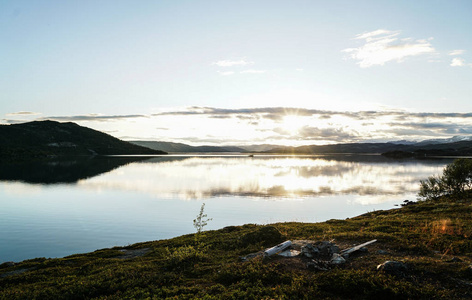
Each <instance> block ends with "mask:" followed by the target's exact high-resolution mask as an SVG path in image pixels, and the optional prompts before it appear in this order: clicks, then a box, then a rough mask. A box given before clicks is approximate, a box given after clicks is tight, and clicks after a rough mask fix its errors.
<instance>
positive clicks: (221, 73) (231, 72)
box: [217, 71, 234, 76]
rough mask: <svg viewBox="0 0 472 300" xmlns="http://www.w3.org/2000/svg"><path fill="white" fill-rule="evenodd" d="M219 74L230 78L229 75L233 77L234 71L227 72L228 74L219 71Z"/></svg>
mask: <svg viewBox="0 0 472 300" xmlns="http://www.w3.org/2000/svg"><path fill="white" fill-rule="evenodd" d="M217 72H218V74H220V75H221V76H229V75H233V74H234V72H233V71H226V72H221V71H217Z"/></svg>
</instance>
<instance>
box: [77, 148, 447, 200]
mask: <svg viewBox="0 0 472 300" xmlns="http://www.w3.org/2000/svg"><path fill="white" fill-rule="evenodd" d="M438 169H439V167H438V166H437V165H434V164H432V165H427V164H426V165H425V164H420V163H408V164H389V163H387V162H380V163H379V162H373V163H369V162H367V163H366V162H356V161H350V160H347V161H345V160H330V159H325V158H307V157H303V158H301V157H261V158H245V157H188V158H184V159H176V160H169V161H159V160H155V161H153V160H151V161H149V162H140V163H134V164H130V165H127V166H126V167H123V168H119V169H116V170H114V171H111V172H109V173H106V174H102V175H101V176H97V177H94V178H91V179H86V180H81V181H79V182H78V184H79V185H80V186H82V187H85V188H88V189H96V190H100V189H120V190H130V191H135V192H142V193H146V194H149V195H153V196H156V197H164V198H165V197H169V198H180V199H200V198H204V197H214V196H225V195H232V196H234V195H236V196H238V195H240V196H252V197H287V198H295V197H300V196H305V197H307V196H308V197H320V196H329V195H347V194H352V195H361V196H372V195H376V196H381V195H402V194H415V193H416V192H417V190H418V182H419V180H420V179H422V178H425V177H427V176H429V175H430V174H434V173H437V172H438Z"/></svg>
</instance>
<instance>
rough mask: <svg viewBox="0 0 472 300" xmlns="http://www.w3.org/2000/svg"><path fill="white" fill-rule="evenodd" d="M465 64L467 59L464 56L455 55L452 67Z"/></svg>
mask: <svg viewBox="0 0 472 300" xmlns="http://www.w3.org/2000/svg"><path fill="white" fill-rule="evenodd" d="M463 66H465V60H464V59H463V58H459V57H454V58H453V59H452V62H451V67H463Z"/></svg>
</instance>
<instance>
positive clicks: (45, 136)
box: [0, 120, 166, 159]
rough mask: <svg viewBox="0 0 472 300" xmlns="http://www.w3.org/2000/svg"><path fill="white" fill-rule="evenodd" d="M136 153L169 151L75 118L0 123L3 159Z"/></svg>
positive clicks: (0, 146)
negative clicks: (69, 119) (71, 119)
mask: <svg viewBox="0 0 472 300" xmlns="http://www.w3.org/2000/svg"><path fill="white" fill-rule="evenodd" d="M133 154H135V155H142V154H166V152H163V151H158V150H153V149H149V148H145V147H141V146H137V145H134V144H131V143H129V142H125V141H122V140H120V139H117V138H115V137H113V136H111V135H109V134H106V133H104V132H100V131H97V130H94V129H91V128H88V127H83V126H80V125H78V124H76V123H72V122H66V123H60V122H56V121H49V120H46V121H33V122H27V123H21V124H11V125H0V159H27V158H40V157H48V156H65V155H82V156H93V155H133Z"/></svg>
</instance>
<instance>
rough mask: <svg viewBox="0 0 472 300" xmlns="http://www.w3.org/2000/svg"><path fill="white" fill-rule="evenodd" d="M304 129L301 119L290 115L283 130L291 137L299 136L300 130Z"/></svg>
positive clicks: (284, 123) (284, 122)
mask: <svg viewBox="0 0 472 300" xmlns="http://www.w3.org/2000/svg"><path fill="white" fill-rule="evenodd" d="M302 127H303V123H302V120H301V117H299V116H295V115H288V116H285V117H284V121H283V129H284V130H285V131H287V133H289V134H290V135H297V134H298V132H299V130H300V128H302Z"/></svg>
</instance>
